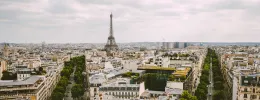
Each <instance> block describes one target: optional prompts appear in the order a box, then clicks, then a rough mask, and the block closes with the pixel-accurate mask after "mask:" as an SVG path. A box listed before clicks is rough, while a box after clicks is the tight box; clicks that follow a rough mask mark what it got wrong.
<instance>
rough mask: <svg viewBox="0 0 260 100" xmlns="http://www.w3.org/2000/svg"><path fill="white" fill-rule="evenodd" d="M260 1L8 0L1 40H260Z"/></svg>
mask: <svg viewBox="0 0 260 100" xmlns="http://www.w3.org/2000/svg"><path fill="white" fill-rule="evenodd" d="M259 9H260V0H213V1H212V0H209V1H205V0H164V1H158V0H109V1H104V0H89V1H87V0H2V1H0V13H1V15H0V30H1V32H0V35H1V36H0V42H7V43H41V42H43V41H45V42H46V43H106V41H107V37H108V35H109V14H110V13H111V12H112V13H113V25H114V26H113V30H114V36H115V38H116V42H117V43H129V42H142V41H154V42H156V41H162V42H163V41H173V42H174V41H184V42H192V41H198V42H260V40H259V39H258V37H260V34H259V32H260V25H259V23H260V12H259Z"/></svg>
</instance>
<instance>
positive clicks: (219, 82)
mask: <svg viewBox="0 0 260 100" xmlns="http://www.w3.org/2000/svg"><path fill="white" fill-rule="evenodd" d="M209 52H210V53H211V56H212V70H213V79H214V90H215V93H214V95H213V99H214V100H224V99H225V98H224V91H223V90H224V85H223V84H224V83H225V82H224V79H223V75H222V72H221V68H220V65H219V60H218V56H217V54H216V53H215V51H214V50H211V49H209Z"/></svg>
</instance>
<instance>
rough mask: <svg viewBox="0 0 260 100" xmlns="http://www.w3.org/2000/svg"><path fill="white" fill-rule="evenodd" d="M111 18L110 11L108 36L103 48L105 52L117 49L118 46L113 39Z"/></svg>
mask: <svg viewBox="0 0 260 100" xmlns="http://www.w3.org/2000/svg"><path fill="white" fill-rule="evenodd" d="M112 19H113V15H112V13H111V14H110V27H109V36H108V39H107V44H106V45H105V50H106V51H107V52H111V51H117V50H118V46H117V44H116V40H115V37H114V33H113V20H112Z"/></svg>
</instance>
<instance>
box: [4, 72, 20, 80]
mask: <svg viewBox="0 0 260 100" xmlns="http://www.w3.org/2000/svg"><path fill="white" fill-rule="evenodd" d="M2 74H3V76H2V78H1V80H16V79H17V76H16V75H17V74H13V73H11V72H8V71H3V72H2Z"/></svg>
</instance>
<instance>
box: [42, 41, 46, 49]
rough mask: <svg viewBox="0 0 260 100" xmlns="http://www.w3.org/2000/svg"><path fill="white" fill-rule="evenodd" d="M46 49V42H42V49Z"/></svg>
mask: <svg viewBox="0 0 260 100" xmlns="http://www.w3.org/2000/svg"><path fill="white" fill-rule="evenodd" d="M44 49H45V42H42V51H44Z"/></svg>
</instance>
